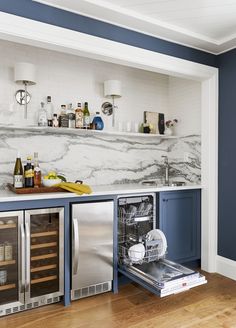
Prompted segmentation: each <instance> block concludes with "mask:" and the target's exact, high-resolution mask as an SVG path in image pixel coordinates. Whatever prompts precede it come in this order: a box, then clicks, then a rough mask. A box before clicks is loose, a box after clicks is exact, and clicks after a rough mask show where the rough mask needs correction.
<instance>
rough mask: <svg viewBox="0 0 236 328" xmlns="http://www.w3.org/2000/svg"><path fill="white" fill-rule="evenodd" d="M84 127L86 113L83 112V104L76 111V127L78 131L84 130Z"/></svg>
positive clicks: (79, 104)
mask: <svg viewBox="0 0 236 328" xmlns="http://www.w3.org/2000/svg"><path fill="white" fill-rule="evenodd" d="M83 125H84V112H83V110H82V106H81V103H78V106H77V108H76V110H75V127H76V128H77V129H82V128H83Z"/></svg>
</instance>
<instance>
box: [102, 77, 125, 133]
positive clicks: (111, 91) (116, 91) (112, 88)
mask: <svg viewBox="0 0 236 328" xmlns="http://www.w3.org/2000/svg"><path fill="white" fill-rule="evenodd" d="M104 96H105V97H106V98H112V107H111V104H110V103H108V102H105V103H103V104H102V112H103V113H104V114H105V115H111V114H112V126H113V127H114V126H115V108H117V106H115V98H120V97H121V81H118V80H107V81H105V82H104ZM109 104H110V106H109Z"/></svg>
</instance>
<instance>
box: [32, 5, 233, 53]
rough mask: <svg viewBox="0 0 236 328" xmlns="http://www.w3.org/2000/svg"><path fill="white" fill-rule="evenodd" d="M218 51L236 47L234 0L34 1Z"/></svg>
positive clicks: (206, 49) (192, 45) (185, 43)
mask: <svg viewBox="0 0 236 328" xmlns="http://www.w3.org/2000/svg"><path fill="white" fill-rule="evenodd" d="M36 1H37V2H42V3H45V4H48V5H52V6H55V7H59V8H63V9H66V10H68V11H72V12H76V13H80V14H83V15H86V16H89V17H94V18H97V19H99V20H103V21H106V22H111V23H113V24H116V25H119V26H124V27H127V28H130V29H133V30H136V31H140V32H143V33H146V34H149V35H153V36H156V37H160V38H163V39H166V40H170V41H174V42H177V43H180V44H184V45H188V46H191V47H194V48H198V49H202V50H205V51H208V52H212V53H214V54H218V53H221V52H224V51H227V50H229V49H232V48H234V47H236V0H195V1H191V0H111V1H108V0H77V1H75V0H36Z"/></svg>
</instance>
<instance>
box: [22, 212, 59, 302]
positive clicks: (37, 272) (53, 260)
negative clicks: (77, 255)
mask: <svg viewBox="0 0 236 328" xmlns="http://www.w3.org/2000/svg"><path fill="white" fill-rule="evenodd" d="M63 222H64V210H63V209H62V208H52V209H41V210H30V211H26V212H25V233H26V303H29V302H32V301H34V302H35V301H41V303H42V302H43V301H44V296H45V295H47V296H48V297H49V298H50V297H56V296H59V295H63V290H64V274H63V272H64V268H63V265H64V260H63V259H64V255H63V254H64V237H63V236H64V224H63Z"/></svg>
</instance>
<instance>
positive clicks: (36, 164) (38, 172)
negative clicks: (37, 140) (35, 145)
mask: <svg viewBox="0 0 236 328" xmlns="http://www.w3.org/2000/svg"><path fill="white" fill-rule="evenodd" d="M34 186H35V187H40V186H41V169H40V167H39V158H38V153H34Z"/></svg>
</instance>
